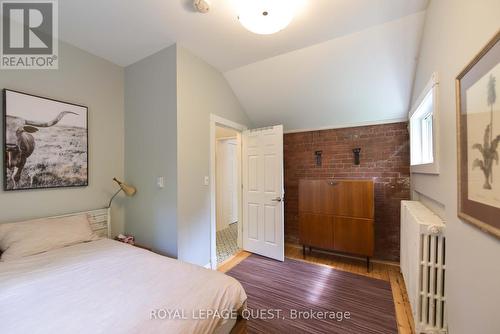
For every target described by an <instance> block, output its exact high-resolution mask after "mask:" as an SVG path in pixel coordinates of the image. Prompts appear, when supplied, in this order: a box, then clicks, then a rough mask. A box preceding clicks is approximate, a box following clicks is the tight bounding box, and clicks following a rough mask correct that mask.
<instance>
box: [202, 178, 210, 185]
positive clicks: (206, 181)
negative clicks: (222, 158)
mask: <svg viewBox="0 0 500 334" xmlns="http://www.w3.org/2000/svg"><path fill="white" fill-rule="evenodd" d="M203 184H205V185H206V186H208V184H209V178H208V176H205V180H204V181H203Z"/></svg>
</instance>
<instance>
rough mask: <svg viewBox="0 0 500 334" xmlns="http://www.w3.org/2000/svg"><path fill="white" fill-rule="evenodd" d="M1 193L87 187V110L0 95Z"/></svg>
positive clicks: (32, 97)
mask: <svg viewBox="0 0 500 334" xmlns="http://www.w3.org/2000/svg"><path fill="white" fill-rule="evenodd" d="M3 124H4V127H3V138H4V150H3V151H4V154H3V155H4V166H3V167H4V168H3V171H4V190H6V191H11V190H27V189H40V188H60V187H82V186H87V185H88V109H87V107H84V106H80V105H76V104H72V103H67V102H62V101H56V100H53V99H48V98H44V97H40V96H35V95H31V94H26V93H22V92H17V91H14V90H9V89H4V90H3Z"/></svg>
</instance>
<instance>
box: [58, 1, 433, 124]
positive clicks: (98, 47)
mask: <svg viewBox="0 0 500 334" xmlns="http://www.w3.org/2000/svg"><path fill="white" fill-rule="evenodd" d="M427 2H428V0H306V5H305V6H304V8H303V9H302V10H301V11H300V13H299V14H298V15H297V17H295V18H294V20H293V21H292V23H291V24H290V25H289V26H288V27H287V28H286V29H285V30H283V31H281V32H278V33H276V34H273V35H267V36H262V35H256V34H253V33H251V32H249V31H247V30H245V29H244V28H243V27H242V26H241V25H240V24H239V22H238V20H237V15H236V11H235V7H234V1H233V0H210V3H211V8H210V12H209V13H208V14H201V13H197V12H196V11H194V10H193V5H192V4H193V0H148V1H137V0H72V1H59V26H60V29H59V30H60V34H59V35H60V37H61V39H62V40H64V41H66V42H68V43H70V44H73V45H75V46H77V47H80V48H82V49H84V50H86V51H88V52H91V53H93V54H95V55H98V56H101V57H103V58H105V59H108V60H110V61H111V62H114V63H116V64H118V65H121V66H128V65H130V64H132V63H134V62H136V61H138V60H140V59H142V58H144V57H146V56H149V55H151V54H153V53H155V52H157V51H159V50H161V49H163V48H165V47H167V46H169V45H172V44H174V43H179V44H180V45H182V46H183V47H185V48H187V49H189V50H190V51H191V52H193V53H194V54H196V55H197V56H199V57H200V58H202V59H204V60H205V61H207V62H208V63H210V64H212V65H213V66H214V67H215V68H217V69H218V70H220V71H221V72H223V73H225V75H226V78H227V79H228V81H229V82H230V84H231V86H232V87H233V89H234V91H235V93H236V95H237V96H238V98H239V99H240V102H241V103H242V105H243V107H244V108H245V109H246V111H247V113H248V116H249V117H250V119H251V120H253V121H254V122H255V124H256V125H269V124H270V123H283V124H284V125H285V128H286V129H288V130H293V129H304V128H318V127H331V126H341V125H347V124H353V123H356V124H357V123H360V122H365V123H366V122H368V123H369V122H374V121H384V120H387V119H393V118H401V117H403V116H404V115H405V113H406V111H407V108H408V100H409V94H410V90H411V82H412V79H413V70H414V64H415V63H414V61H415V57H416V55H417V53H418V52H417V50H418V42H419V35H420V30H421V27H422V22H423V17H424V14H423V13H422V11H423V10H425V8H426V6H427Z"/></svg>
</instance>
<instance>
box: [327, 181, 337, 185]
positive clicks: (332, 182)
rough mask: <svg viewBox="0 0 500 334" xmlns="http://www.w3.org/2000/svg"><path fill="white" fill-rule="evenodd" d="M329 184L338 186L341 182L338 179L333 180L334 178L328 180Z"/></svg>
mask: <svg viewBox="0 0 500 334" xmlns="http://www.w3.org/2000/svg"><path fill="white" fill-rule="evenodd" d="M328 184H329V185H331V186H336V185H338V184H339V182H338V181H333V180H332V181H328Z"/></svg>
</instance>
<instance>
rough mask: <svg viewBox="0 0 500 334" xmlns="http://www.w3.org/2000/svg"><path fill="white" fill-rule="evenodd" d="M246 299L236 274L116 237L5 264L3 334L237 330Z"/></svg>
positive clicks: (0, 286) (1, 266)
mask: <svg viewBox="0 0 500 334" xmlns="http://www.w3.org/2000/svg"><path fill="white" fill-rule="evenodd" d="M89 217H91V215H90V214H89ZM92 219H93V221H92ZM92 219H91V221H92V223H93V229H94V230H96V231H97V230H99V229H101V230H102V232H103V233H105V232H106V231H105V229H104V228H103V224H102V223H100V224H97V223H96V222H95V218H92ZM245 301H246V294H245V291H244V290H243V288H242V286H241V285H240V283H239V282H238V281H236V280H235V279H233V278H231V277H229V276H226V275H224V274H222V273H219V272H216V271H212V270H208V269H205V268H202V267H199V266H196V265H191V264H187V263H183V262H181V261H178V260H174V259H171V258H168V257H164V256H161V255H158V254H155V253H152V252H150V251H147V250H144V249H141V248H138V247H134V246H131V245H127V244H123V243H120V242H117V241H114V240H110V239H108V238H101V239H99V240H95V241H90V242H83V243H78V244H75V245H71V246H67V247H63V248H58V249H53V250H50V251H47V252H43V253H39V254H35V255H30V256H26V257H22V258H19V259H15V260H12V261H6V262H0V305H1V306H0V332H1V333H214V332H216V333H222V332H230V331H231V329H232V328H233V326H234V324H235V323H236V321H235V319H234V314H235V312H236V311H238V310H239V311H241V310H242V309H243V308H244V306H245ZM214 311H216V312H218V314H217V315H216V316H208V317H207V316H206V313H207V312H214ZM230 313H231V319H224V318H225V317H228V316H229V315H230Z"/></svg>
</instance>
